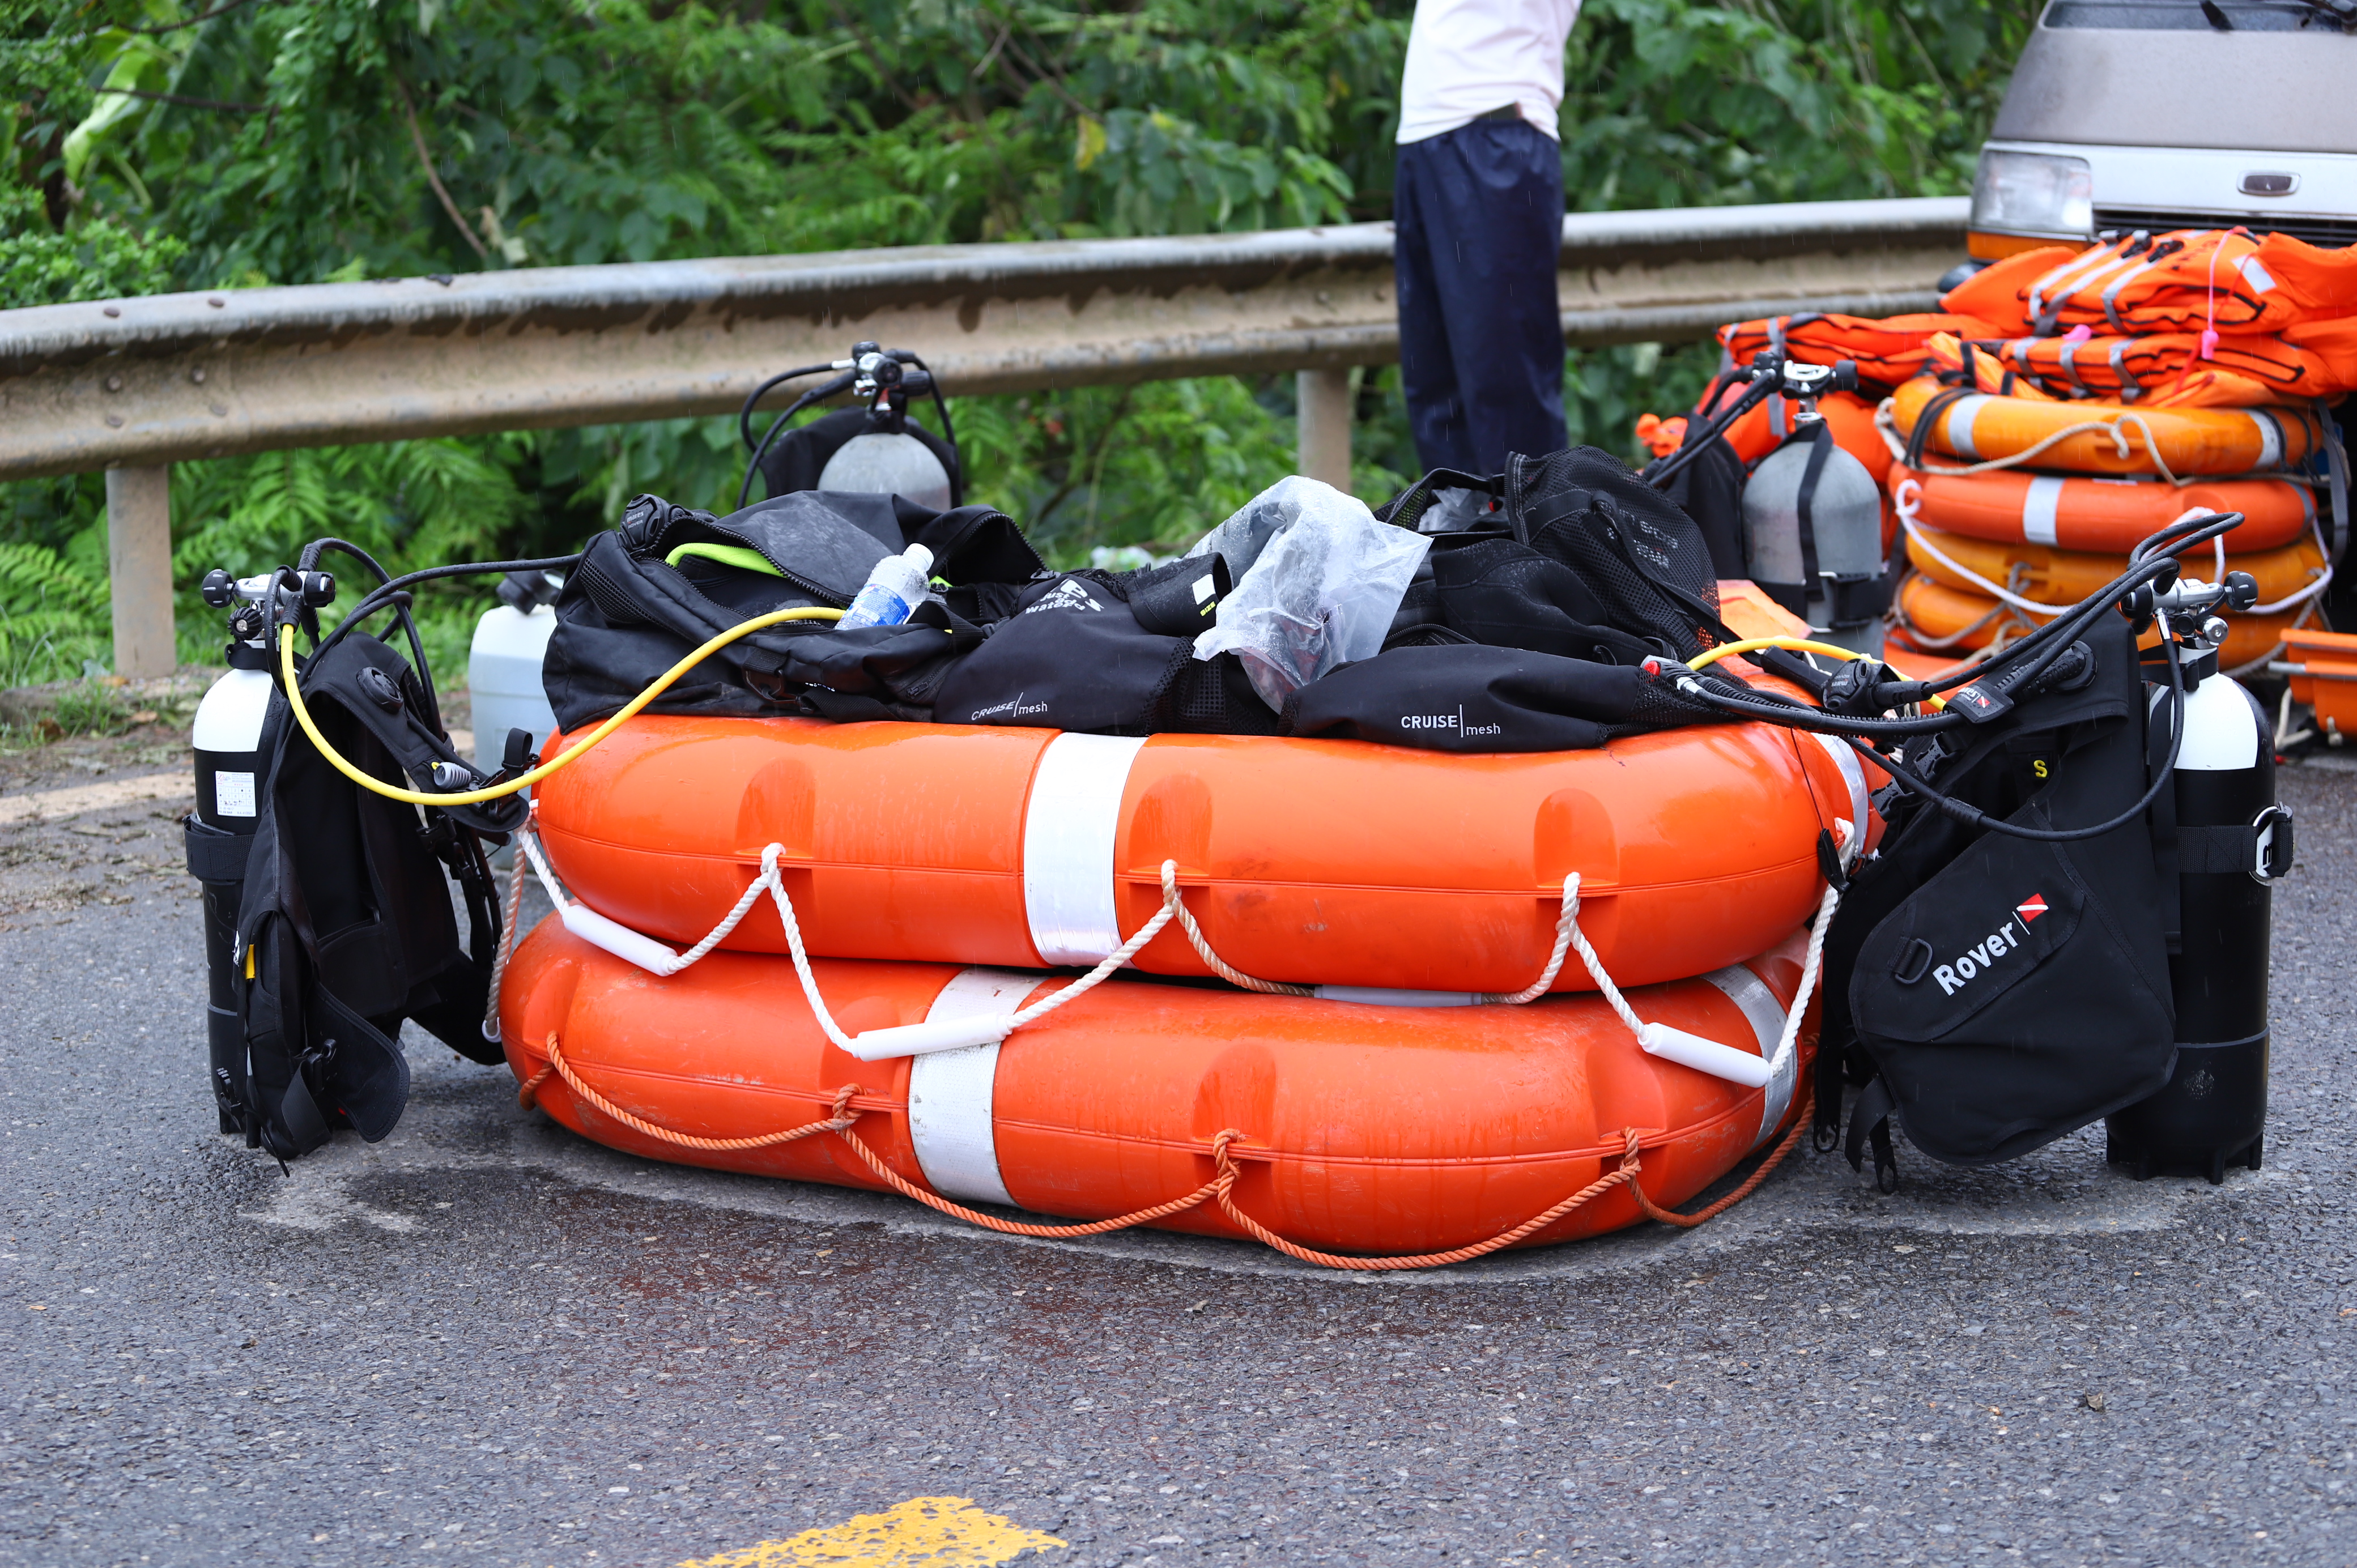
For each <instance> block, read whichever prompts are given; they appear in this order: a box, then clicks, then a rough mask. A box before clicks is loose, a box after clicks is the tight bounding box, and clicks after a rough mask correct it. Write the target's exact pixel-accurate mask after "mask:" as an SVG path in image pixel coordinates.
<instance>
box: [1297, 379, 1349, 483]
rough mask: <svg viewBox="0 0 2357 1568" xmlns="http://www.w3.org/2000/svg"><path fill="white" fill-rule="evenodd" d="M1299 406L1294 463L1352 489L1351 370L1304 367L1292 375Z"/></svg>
mask: <svg viewBox="0 0 2357 1568" xmlns="http://www.w3.org/2000/svg"><path fill="white" fill-rule="evenodd" d="M1294 384H1295V401H1296V403H1297V405H1298V407H1299V409H1300V413H1299V414H1298V415H1297V419H1298V424H1297V426H1296V428H1297V432H1298V434H1297V437H1296V439H1297V442H1298V444H1299V445H1298V452H1297V459H1296V466H1297V467H1298V468H1299V470H1300V471H1301V472H1302V473H1303V474H1306V475H1308V477H1309V478H1313V479H1322V480H1324V481H1325V482H1326V483H1328V484H1329V485H1331V486H1333V487H1334V488H1335V489H1338V490H1340V491H1341V492H1342V493H1343V494H1345V495H1348V494H1349V493H1350V491H1351V372H1350V371H1347V370H1340V371H1301V372H1300V373H1299V374H1298V375H1297V377H1296V378H1295V383H1294Z"/></svg>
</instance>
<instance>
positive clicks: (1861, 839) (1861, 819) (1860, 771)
mask: <svg viewBox="0 0 2357 1568" xmlns="http://www.w3.org/2000/svg"><path fill="white" fill-rule="evenodd" d="M1814 739H1815V740H1816V743H1817V744H1818V745H1819V746H1824V748H1825V752H1826V754H1827V755H1828V756H1830V757H1832V758H1833V759H1834V766H1835V767H1836V768H1840V769H1841V776H1842V782H1843V783H1845V784H1846V785H1848V786H1849V843H1846V844H1844V845H1842V864H1843V865H1848V864H1849V863H1850V862H1852V861H1854V860H1856V859H1857V857H1858V855H1859V854H1861V853H1863V852H1864V850H1865V848H1866V813H1867V797H1866V769H1865V768H1863V767H1861V766H1859V764H1858V760H1857V753H1856V752H1854V751H1852V750H1851V749H1850V748H1849V747H1848V746H1845V745H1843V744H1842V743H1841V741H1840V740H1838V739H1837V738H1835V736H1829V735H1820V736H1814ZM1780 1027H1781V1026H1780Z"/></svg>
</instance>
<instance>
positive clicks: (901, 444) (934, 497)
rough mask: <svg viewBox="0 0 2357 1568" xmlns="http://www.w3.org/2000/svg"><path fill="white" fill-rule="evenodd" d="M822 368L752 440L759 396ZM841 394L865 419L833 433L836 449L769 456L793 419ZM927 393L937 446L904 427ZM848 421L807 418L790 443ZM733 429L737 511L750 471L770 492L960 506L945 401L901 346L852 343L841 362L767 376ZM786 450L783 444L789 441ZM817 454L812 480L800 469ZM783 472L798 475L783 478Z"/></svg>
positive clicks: (746, 494) (749, 485) (748, 490)
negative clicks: (740, 452)
mask: <svg viewBox="0 0 2357 1568" xmlns="http://www.w3.org/2000/svg"><path fill="white" fill-rule="evenodd" d="M825 371H834V372H835V374H834V376H833V377H832V378H830V379H829V380H827V381H822V382H820V383H819V384H818V385H816V386H814V387H812V388H810V389H809V390H808V391H806V392H802V395H800V396H799V397H797V398H795V399H794V401H793V402H792V403H791V404H789V405H788V406H787V408H786V411H785V412H784V413H780V414H779V415H778V417H777V418H776V419H774V420H772V421H771V422H770V428H769V432H768V434H766V435H763V436H762V437H761V438H760V440H759V441H758V442H757V441H755V440H754V439H753V410H754V408H755V407H756V406H758V405H759V403H760V401H761V399H762V398H764V397H766V396H767V395H769V393H770V392H771V391H772V390H773V389H775V388H776V387H778V386H779V385H780V384H781V383H783V382H786V381H793V380H795V379H797V378H799V377H802V376H814V375H819V374H822V373H823V372H825ZM845 392H849V393H851V394H852V396H853V397H854V398H855V399H856V400H857V401H858V402H859V403H864V404H865V405H866V410H865V414H864V417H858V418H856V421H855V422H856V424H858V426H859V428H858V430H857V431H856V433H854V434H851V435H848V436H847V437H845V435H844V434H843V433H842V432H841V431H839V430H838V431H835V432H834V435H832V436H829V437H828V439H830V440H833V441H835V442H838V443H840V444H839V445H837V446H834V447H833V448H832V449H829V448H828V447H826V446H823V445H822V446H819V447H817V448H816V449H815V452H813V455H812V456H811V457H810V458H803V459H798V458H797V457H795V456H793V455H791V453H790V452H788V451H787V450H786V449H785V448H780V452H779V454H778V455H776V456H772V454H771V451H770V448H771V447H772V446H778V444H779V437H780V435H782V434H783V433H784V432H785V429H786V426H787V425H788V424H790V423H791V422H792V419H793V417H794V415H795V414H797V413H801V412H802V410H803V409H805V408H808V407H809V406H811V405H812V404H813V403H824V402H825V401H827V400H828V399H829V398H834V397H839V396H841V395H842V394H843V393H845ZM927 394H930V395H931V397H932V400H933V410H934V412H935V413H937V414H938V415H939V416H940V418H941V422H942V434H941V437H940V439H939V440H938V441H936V440H935V439H934V438H933V437H932V436H931V435H925V434H924V433H923V430H922V427H921V426H916V427H913V428H912V427H911V425H910V424H909V399H910V398H912V397H921V396H924V395H927ZM853 417H854V416H853V415H852V414H851V413H849V411H845V413H843V414H838V415H830V416H829V417H828V418H826V419H823V420H818V421H814V422H813V424H812V425H807V426H804V427H803V428H802V430H798V431H796V432H795V433H794V435H793V438H792V440H793V441H808V440H810V439H811V438H812V432H813V431H814V430H817V429H819V427H832V426H833V425H834V423H835V422H836V421H838V420H843V419H852V418H853ZM737 433H738V434H739V435H742V436H743V437H744V441H745V446H746V447H747V449H748V450H749V451H750V452H751V453H752V456H751V458H750V459H749V460H748V462H747V463H746V465H745V481H744V483H743V484H742V485H740V486H739V487H738V488H737V506H738V508H739V509H742V508H743V507H744V506H745V505H746V503H747V502H748V500H749V499H751V496H752V493H753V476H754V475H755V474H757V473H758V474H762V475H764V476H765V477H766V478H768V480H769V483H770V493H772V494H777V493H779V492H780V490H781V489H821V490H849V491H866V492H872V493H876V494H885V495H899V496H906V497H907V498H908V499H910V500H912V501H915V502H917V503H918V504H919V505H920V506H924V507H927V508H930V509H931V510H935V511H947V510H950V509H952V508H953V507H957V506H960V505H963V502H964V483H963V477H962V475H961V474H960V472H959V469H960V464H959V462H958V454H957V432H956V430H955V429H954V428H953V427H952V425H951V424H950V409H949V403H948V402H947V400H946V399H944V398H943V397H942V389H941V383H940V382H939V381H936V380H935V379H934V377H933V374H932V371H931V370H930V369H928V368H927V366H926V364H925V361H924V360H922V359H921V358H920V357H919V356H918V355H916V354H914V353H912V352H910V351H909V349H886V348H883V347H881V346H879V345H877V344H876V343H872V342H861V343H854V344H853V345H852V346H851V355H850V358H848V359H843V360H834V361H832V362H831V363H828V364H823V365H804V366H802V367H801V368H799V369H797V370H791V371H783V372H781V373H780V374H778V375H775V376H771V377H770V379H769V380H767V381H763V382H761V384H760V385H759V386H757V387H755V388H754V389H753V391H752V393H751V395H750V396H748V397H747V398H746V400H745V406H744V408H743V410H742V411H741V412H740V413H738V415H737ZM787 445H788V446H789V447H790V446H791V442H789V443H788V444H787ZM817 452H823V453H824V454H825V461H824V463H823V466H821V467H819V470H818V472H817V474H816V475H815V476H813V475H811V474H810V473H809V470H808V468H806V467H802V466H801V464H802V462H803V461H813V460H815V456H816V453H817ZM943 454H946V456H943ZM765 460H766V461H765ZM790 475H800V476H801V477H799V478H786V477H783V476H790Z"/></svg>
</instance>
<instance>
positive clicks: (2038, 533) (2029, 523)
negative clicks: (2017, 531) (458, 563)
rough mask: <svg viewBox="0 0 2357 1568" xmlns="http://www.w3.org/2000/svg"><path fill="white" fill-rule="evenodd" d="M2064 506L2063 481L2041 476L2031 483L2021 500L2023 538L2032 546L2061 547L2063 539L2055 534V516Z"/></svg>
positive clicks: (2044, 475)
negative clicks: (2062, 505)
mask: <svg viewBox="0 0 2357 1568" xmlns="http://www.w3.org/2000/svg"><path fill="white" fill-rule="evenodd" d="M2061 504H2062V481H2061V479H2058V478H2055V477H2054V476H2053V475H2051V474H2040V475H2039V476H2038V477H2037V478H2034V479H2031V480H2030V481H2029V492H2028V493H2027V494H2025V495H2024V496H2023V497H2022V498H2021V537H2022V538H2023V539H2025V540H2027V541H2029V542H2030V543H2032V544H2045V545H2059V544H2060V543H2061V537H2060V536H2059V535H2058V534H2057V533H2056V532H2055V521H2056V519H2055V514H2056V512H2057V511H2059V510H2061Z"/></svg>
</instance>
